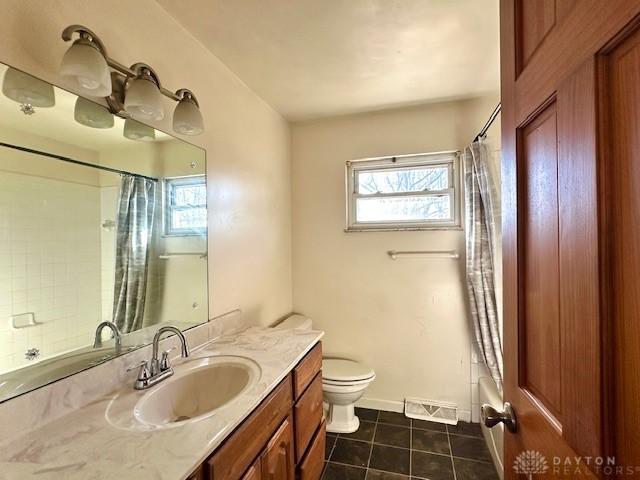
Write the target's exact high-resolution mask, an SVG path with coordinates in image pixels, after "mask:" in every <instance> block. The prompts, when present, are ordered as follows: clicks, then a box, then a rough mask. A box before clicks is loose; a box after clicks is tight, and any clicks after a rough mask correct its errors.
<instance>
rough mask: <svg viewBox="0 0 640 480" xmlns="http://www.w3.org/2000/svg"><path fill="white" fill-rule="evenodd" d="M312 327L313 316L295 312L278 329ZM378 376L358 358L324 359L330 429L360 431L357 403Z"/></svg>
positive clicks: (340, 431) (325, 400) (327, 414)
mask: <svg viewBox="0 0 640 480" xmlns="http://www.w3.org/2000/svg"><path fill="white" fill-rule="evenodd" d="M311 327H312V322H311V319H310V318H308V317H305V316H303V315H291V316H290V317H288V318H286V319H285V320H283V321H282V322H281V323H279V324H278V325H276V327H275V328H278V329H295V330H310V329H311ZM375 378H376V374H375V372H374V371H373V370H372V369H371V368H369V367H366V366H364V365H362V364H361V363H358V362H356V361H354V360H347V359H342V358H324V359H323V360H322V396H323V399H324V402H325V412H326V416H327V432H333V433H352V432H355V431H356V430H358V427H359V426H360V420H359V419H358V417H357V416H356V414H355V411H354V407H355V403H356V402H357V401H358V400H360V398H361V397H362V395H363V394H364V391H365V390H366V389H367V387H368V386H369V384H370V383H371V382H373V380H374V379H375Z"/></svg>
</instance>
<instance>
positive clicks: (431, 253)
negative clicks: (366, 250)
mask: <svg viewBox="0 0 640 480" xmlns="http://www.w3.org/2000/svg"><path fill="white" fill-rule="evenodd" d="M387 255H389V257H390V258H391V260H397V259H398V258H402V257H404V258H453V259H456V258H460V254H459V253H458V252H457V251H456V250H389V251H388V252H387Z"/></svg>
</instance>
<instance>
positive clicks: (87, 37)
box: [62, 25, 203, 135]
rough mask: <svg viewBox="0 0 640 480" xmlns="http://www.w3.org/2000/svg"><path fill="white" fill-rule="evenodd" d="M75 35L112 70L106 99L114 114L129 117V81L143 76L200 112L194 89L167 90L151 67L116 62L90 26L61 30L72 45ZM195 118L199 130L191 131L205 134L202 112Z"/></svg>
mask: <svg viewBox="0 0 640 480" xmlns="http://www.w3.org/2000/svg"><path fill="white" fill-rule="evenodd" d="M74 34H77V35H78V37H79V38H78V39H77V40H76V41H75V43H80V44H82V45H88V46H90V47H93V48H95V49H96V50H98V51H99V52H100V54H101V55H102V56H103V57H104V61H105V62H106V64H107V66H108V67H109V68H110V69H111V70H112V72H111V86H110V89H111V94H110V95H109V96H106V97H105V99H106V101H107V104H108V105H109V108H110V110H111V111H112V113H114V114H116V115H119V116H125V117H126V116H128V115H127V113H126V112H125V108H124V104H125V103H124V102H125V96H126V91H127V90H128V88H127V87H128V85H129V82H130V81H131V82H133V81H135V80H136V79H139V78H141V77H143V76H144V77H146V78H147V79H148V80H150V81H153V83H155V84H156V86H157V89H158V91H159V92H160V93H161V94H162V95H163V96H165V97H167V98H170V99H171V100H173V101H174V102H178V104H180V103H181V102H192V103H193V104H195V108H196V109H197V110H198V109H199V107H200V105H199V103H198V101H197V99H196V97H195V95H194V94H193V92H191V90H188V89H186V88H181V89H179V90H176V91H175V92H172V91H171V90H168V89H167V88H165V87H163V86H162V83H161V82H160V79H159V77H158V75H157V74H156V72H155V71H154V70H153V69H152V68H151V67H150V66H149V65H147V64H145V63H135V64H133V65H131V67H127V66H125V65H123V64H122V63H120V62H118V61H117V60H114V59H113V58H111V57H110V56H109V55H108V53H107V49H106V47H105V45H104V44H103V43H102V41H101V40H100V39H99V38H98V36H97V35H96V34H95V33H93V32H92V31H91V30H90V29H88V28H87V27H85V26H83V25H70V26H68V27H67V28H65V29H64V30H63V31H62V39H63V40H64V41H65V42H71V41H73V37H74ZM75 43H74V44H75ZM145 88H147V90H148V87H145ZM183 110H184V109H183ZM191 117H192V118H193V114H192V115H191ZM196 117H197V119H196V121H197V125H196V126H197V127H198V128H190V129H189V130H190V131H191V132H195V131H198V132H202V130H203V126H202V116H201V114H200V113H199V112H197V114H196ZM158 119H159V118H156V120H158ZM181 133H182V132H181ZM187 134H191V135H193V134H197V133H187Z"/></svg>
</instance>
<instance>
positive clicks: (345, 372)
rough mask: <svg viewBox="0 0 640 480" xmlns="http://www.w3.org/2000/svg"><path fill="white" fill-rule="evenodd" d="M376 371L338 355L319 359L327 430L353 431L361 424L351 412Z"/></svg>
mask: <svg viewBox="0 0 640 480" xmlns="http://www.w3.org/2000/svg"><path fill="white" fill-rule="evenodd" d="M375 378H376V374H375V372H374V371H373V370H372V369H371V368H369V367H366V366H364V365H362V364H361V363H358V362H354V361H353V360H345V359H341V358H325V359H323V360H322V396H323V397H324V401H325V402H326V404H327V407H328V408H327V412H326V413H327V432H334V433H352V432H355V431H356V430H358V427H360V420H359V419H358V417H357V416H356V414H355V412H354V406H355V403H356V402H357V401H358V400H360V398H361V397H362V395H363V394H364V391H365V390H366V389H367V387H368V386H369V384H370V383H371V382H373V380H374V379H375Z"/></svg>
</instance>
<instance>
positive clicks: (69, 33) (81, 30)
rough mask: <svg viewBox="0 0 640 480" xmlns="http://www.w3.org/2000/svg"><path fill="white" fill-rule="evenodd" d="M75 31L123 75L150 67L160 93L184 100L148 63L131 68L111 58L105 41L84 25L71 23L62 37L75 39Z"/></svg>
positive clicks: (172, 98)
mask: <svg viewBox="0 0 640 480" xmlns="http://www.w3.org/2000/svg"><path fill="white" fill-rule="evenodd" d="M74 33H77V34H78V35H79V36H80V38H82V39H87V40H89V41H90V42H92V43H94V44H95V45H96V46H97V47H98V49H99V50H100V52H101V53H102V55H104V59H105V60H106V61H107V65H109V66H110V67H111V68H112V69H114V70H116V71H117V72H120V73H121V74H122V75H124V76H125V77H127V78H136V76H137V73H136V71H135V70H134V69H135V68H136V67H138V66H144V67H145V68H148V69H149V70H151V72H153V75H154V77H155V79H156V80H157V81H158V89H159V90H160V93H162V94H163V95H164V96H165V97H168V98H170V99H171V100H173V101H175V102H179V101H180V100H182V97H179V96H178V95H176V93H173V92H172V91H171V90H167V89H166V88H165V87H163V86H162V84H161V83H160V79H159V78H158V75H156V73H155V71H153V69H151V67H149V66H148V65H146V64H144V63H135V64H133V65H132V66H131V68H129V67H126V66H125V65H123V64H122V63H120V62H118V61H117V60H114V59H113V58H111V57H110V56H109V54H108V53H107V49H106V47H105V46H104V43H102V41H101V40H100V39H99V38H98V36H97V35H96V34H95V33H93V32H92V31H91V30H89V29H88V28H87V27H85V26H84V25H69V26H68V27H67V28H65V29H64V30H63V31H62V39H63V40H64V41H65V42H70V41H72V40H73V34H74ZM87 36H88V38H87ZM184 90H186V89H184V88H183V89H180V90H178V92H180V91H184ZM187 91H188V90H187ZM192 96H193V94H192Z"/></svg>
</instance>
